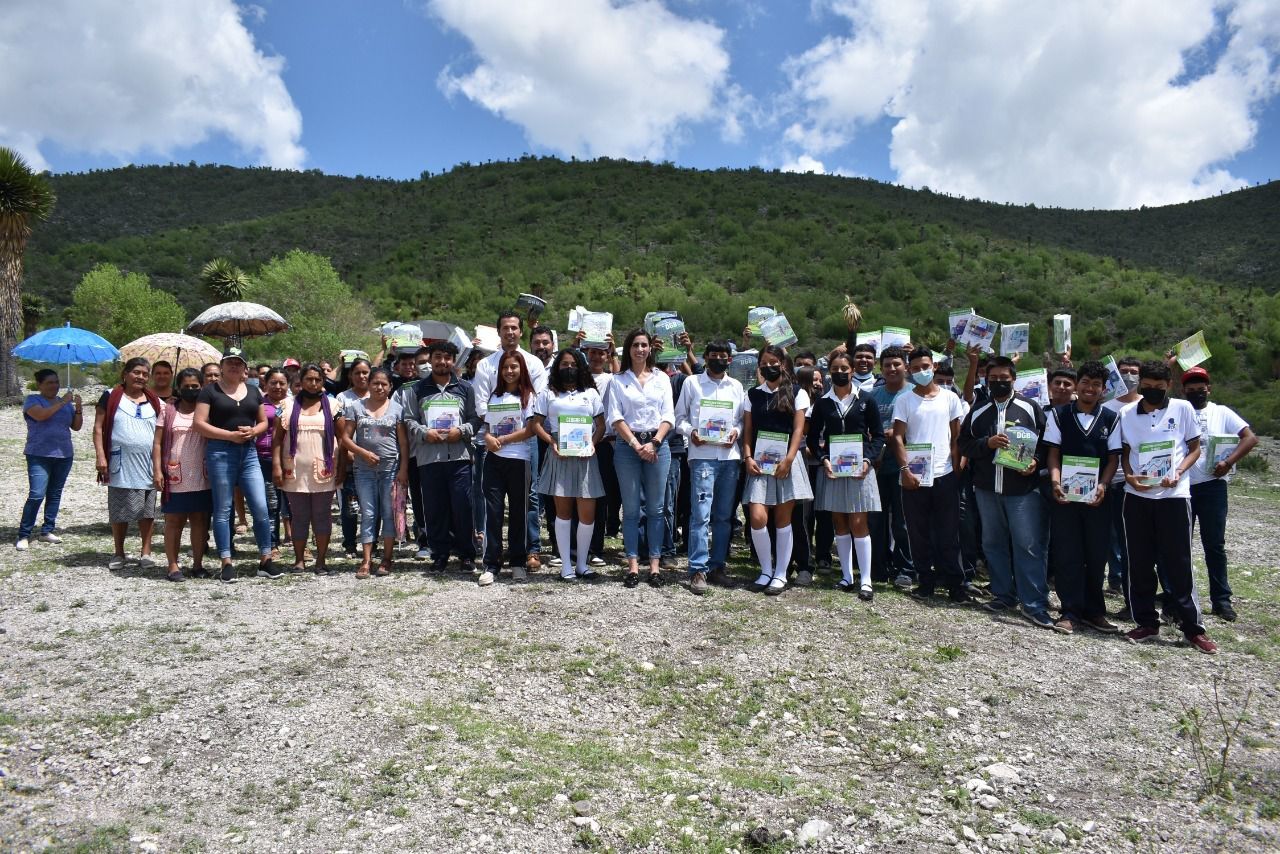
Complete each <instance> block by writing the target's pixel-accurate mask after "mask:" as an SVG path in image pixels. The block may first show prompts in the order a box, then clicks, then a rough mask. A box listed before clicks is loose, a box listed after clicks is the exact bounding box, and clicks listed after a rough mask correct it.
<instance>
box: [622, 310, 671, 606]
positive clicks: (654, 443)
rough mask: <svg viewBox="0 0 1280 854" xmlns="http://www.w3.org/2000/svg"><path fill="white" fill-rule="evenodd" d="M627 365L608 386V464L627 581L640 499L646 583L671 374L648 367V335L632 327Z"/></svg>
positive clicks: (653, 574) (655, 535)
mask: <svg viewBox="0 0 1280 854" xmlns="http://www.w3.org/2000/svg"><path fill="white" fill-rule="evenodd" d="M622 353H623V356H622V361H623V364H624V365H625V366H626V367H627V370H625V371H623V372H622V373H620V374H618V375H617V376H615V377H614V379H613V382H612V383H611V384H610V386H609V401H608V413H607V415H606V421H607V422H608V423H609V424H610V425H612V426H613V429H614V432H615V433H617V435H618V440H617V448H616V450H615V451H614V456H613V465H614V468H615V469H616V470H617V472H618V483H619V485H620V486H621V487H622V546H623V550H624V551H625V552H626V555H627V575H626V585H627V587H635V586H636V585H637V584H639V583H640V564H639V559H638V552H639V549H640V513H641V506H642V502H643V512H644V515H645V527H646V540H647V544H648V551H649V555H648V557H649V583H650V584H651V585H653V586H654V587H661V586H662V584H663V580H662V572H661V570H660V569H659V566H658V561H659V559H660V558H661V556H662V540H663V536H664V534H665V528H664V521H663V516H662V502H663V499H664V498H665V496H666V489H667V472H668V471H669V469H670V467H671V449H670V448H669V447H667V443H666V437H667V433H669V432H670V431H671V428H672V426H674V424H675V420H676V417H675V407H674V405H673V404H672V400H671V380H670V379H669V378H668V377H667V375H666V374H664V373H662V372H661V371H656V370H654V362H655V354H654V350H653V340H652V339H651V338H650V337H649V333H647V332H645V331H644V330H643V329H634V330H632V331H631V333H630V334H628V335H627V340H626V342H625V343H624V344H623V346H622Z"/></svg>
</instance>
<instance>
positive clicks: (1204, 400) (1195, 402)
mask: <svg viewBox="0 0 1280 854" xmlns="http://www.w3.org/2000/svg"><path fill="white" fill-rule="evenodd" d="M1187 402H1188V403H1190V404H1191V405H1192V406H1194V407H1195V408H1196V409H1204V408H1205V405H1206V404H1208V403H1209V392H1207V391H1189V392H1187Z"/></svg>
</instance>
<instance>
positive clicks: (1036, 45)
mask: <svg viewBox="0 0 1280 854" xmlns="http://www.w3.org/2000/svg"><path fill="white" fill-rule="evenodd" d="M825 8H826V9H828V10H830V11H832V12H834V13H835V14H837V15H839V16H841V17H842V18H844V19H846V20H847V21H848V22H849V24H850V25H851V35H849V36H847V37H834V36H833V37H828V38H826V39H824V40H823V41H822V42H821V43H819V44H818V45H817V46H815V47H814V48H813V49H811V50H809V51H807V52H806V53H804V54H803V55H801V56H797V57H794V58H792V59H791V60H789V61H788V62H787V64H786V65H785V66H784V70H785V71H786V73H787V75H788V78H789V80H790V83H791V88H790V93H789V97H790V100H791V103H792V105H793V107H794V108H795V110H796V111H797V112H798V113H799V115H800V117H801V118H800V120H799V121H798V122H796V123H795V124H793V125H792V126H791V127H790V128H788V129H787V131H786V132H785V134H784V138H783V139H784V144H786V145H788V146H789V147H790V150H792V151H795V150H802V151H804V152H806V153H808V154H809V155H811V156H812V155H820V154H823V153H825V152H830V151H834V150H836V149H838V148H841V147H842V146H844V145H846V144H847V143H849V142H850V141H851V140H852V139H853V138H854V136H855V135H856V134H857V133H858V132H859V130H860V129H861V128H863V127H865V126H866V125H868V124H871V123H874V122H877V121H880V120H881V119H882V118H883V117H885V116H889V117H890V120H891V121H893V135H892V143H891V150H890V162H891V164H892V166H893V168H894V169H895V170H896V172H897V174H898V178H899V180H900V181H901V182H902V183H904V184H909V185H912V186H920V185H928V186H930V187H932V188H934V189H935V190H945V191H948V192H953V193H957V194H961V195H967V196H977V197H982V198H988V199H994V200H999V201H1014V202H1027V201H1034V202H1037V203H1042V204H1045V203H1048V204H1058V205H1066V206H1073V207H1129V206H1136V205H1140V204H1148V205H1151V204H1166V203H1170V202H1177V201H1183V200H1185V199H1188V198H1195V197H1201V196H1206V195H1211V194H1213V193H1216V192H1218V191H1219V190H1224V189H1232V188H1235V187H1238V186H1241V185H1242V184H1243V182H1242V181H1241V180H1240V179H1238V178H1236V177H1234V176H1232V175H1231V174H1230V173H1229V172H1228V171H1227V170H1226V169H1224V168H1222V167H1221V164H1223V163H1224V162H1226V161H1228V160H1230V159H1231V158H1232V157H1234V156H1235V155H1237V154H1239V153H1240V152H1241V151H1244V150H1246V149H1247V148H1249V146H1251V145H1252V144H1253V142H1254V139H1255V136H1256V133H1257V125H1256V122H1255V120H1254V112H1255V111H1256V109H1257V108H1258V106H1259V104H1260V103H1262V102H1263V101H1264V100H1266V99H1268V98H1271V97H1274V96H1275V94H1276V93H1277V91H1280V65H1278V63H1277V56H1278V54H1280V0H1236V2H1231V0H1130V2H1126V3H1122V4H1116V3H1114V2H1110V0H1079V2H1075V3H1061V4H1052V5H1050V4H1044V3H1026V2H1023V0H965V2H960V1H959V0H949V2H928V1H927V0H910V2H906V0H832V2H828V3H827V4H825ZM1215 11H1217V12H1218V13H1219V16H1217V17H1215ZM1224 19H1225V20H1224ZM1223 27H1225V32H1226V34H1229V38H1228V39H1227V42H1226V47H1225V49H1222V50H1221V51H1220V54H1219V55H1217V56H1216V58H1215V57H1214V56H1212V55H1211V54H1212V51H1209V50H1208V49H1207V48H1206V45H1207V44H1212V43H1213V42H1212V39H1214V38H1215V37H1221V36H1223V35H1224V31H1223ZM1193 59H1196V60H1198V61H1199V62H1200V63H1201V65H1200V66H1196V65H1194V64H1193V66H1192V68H1190V69H1189V68H1188V61H1189V60H1193ZM1206 61H1207V64H1205V63H1206ZM1197 67H1199V68H1200V70H1199V71H1196V70H1195V69H1196V68H1197ZM1197 75H1198V76H1197Z"/></svg>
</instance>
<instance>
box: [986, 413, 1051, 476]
mask: <svg viewBox="0 0 1280 854" xmlns="http://www.w3.org/2000/svg"><path fill="white" fill-rule="evenodd" d="M1004 435H1005V436H1007V437H1008V438H1009V447H1007V448H1001V449H999V450H998V451H996V458H995V464H996V465H998V466H1004V467H1005V468H1011V469H1017V470H1018V471H1025V470H1026V468H1027V466H1029V465H1031V461H1032V460H1034V459H1035V458H1036V444H1037V443H1038V442H1039V441H1040V437H1039V436H1037V435H1036V431H1035V430H1031V429H1028V428H1026V427H1023V426H1021V425H1020V424H1013V425H1010V426H1008V427H1006V428H1005V430H1004Z"/></svg>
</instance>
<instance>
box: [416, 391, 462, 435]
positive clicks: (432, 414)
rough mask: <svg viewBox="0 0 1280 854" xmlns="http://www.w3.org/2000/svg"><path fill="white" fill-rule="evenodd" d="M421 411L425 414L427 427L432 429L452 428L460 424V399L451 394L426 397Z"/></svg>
mask: <svg viewBox="0 0 1280 854" xmlns="http://www.w3.org/2000/svg"><path fill="white" fill-rule="evenodd" d="M422 411H423V412H424V413H426V416H427V427H429V428H430V429H432V430H452V429H453V428H454V427H461V426H462V401H461V400H458V398H456V397H454V396H453V395H451V394H443V395H440V396H439V397H431V398H427V400H425V401H423V404H422Z"/></svg>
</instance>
